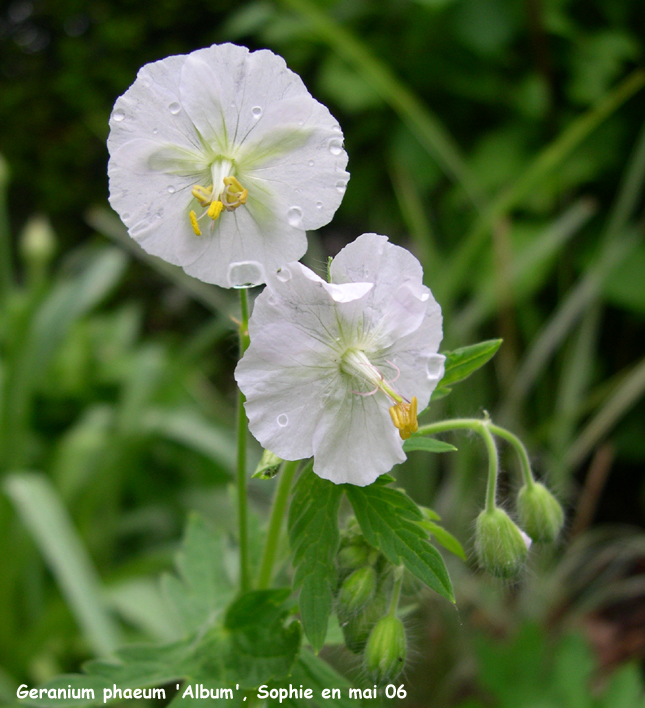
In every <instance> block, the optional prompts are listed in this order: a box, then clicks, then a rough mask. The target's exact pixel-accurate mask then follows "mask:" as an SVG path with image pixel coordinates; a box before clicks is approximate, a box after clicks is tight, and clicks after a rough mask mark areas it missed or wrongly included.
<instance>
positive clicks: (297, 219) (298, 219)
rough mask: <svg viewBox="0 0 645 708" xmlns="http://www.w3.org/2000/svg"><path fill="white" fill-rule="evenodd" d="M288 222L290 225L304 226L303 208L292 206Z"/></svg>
mask: <svg viewBox="0 0 645 708" xmlns="http://www.w3.org/2000/svg"><path fill="white" fill-rule="evenodd" d="M287 222H288V224H289V226H294V227H299V228H302V209H301V208H300V207H297V206H292V207H290V208H289V210H288V211H287Z"/></svg>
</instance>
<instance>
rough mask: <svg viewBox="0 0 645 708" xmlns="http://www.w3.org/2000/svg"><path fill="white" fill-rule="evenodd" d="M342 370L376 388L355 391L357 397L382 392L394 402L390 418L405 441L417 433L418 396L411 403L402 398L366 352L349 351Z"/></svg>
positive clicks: (343, 357)
mask: <svg viewBox="0 0 645 708" xmlns="http://www.w3.org/2000/svg"><path fill="white" fill-rule="evenodd" d="M341 370H342V371H343V372H344V373H346V374H349V375H350V376H353V377H355V378H357V379H360V380H362V381H365V382H366V383H368V384H369V385H370V386H373V387H374V389H373V390H372V391H369V392H367V393H363V392H360V391H354V393H356V394H357V395H359V396H371V395H373V394H375V393H378V392H379V391H380V392H381V393H384V394H385V395H386V396H387V397H388V398H389V399H390V400H391V401H392V404H393V405H392V406H390V417H391V418H392V422H393V423H394V426H395V427H396V428H397V429H398V431H399V435H400V436H401V438H402V439H403V440H407V439H408V438H409V437H410V435H412V433H416V432H417V430H418V429H419V423H418V421H417V398H416V396H413V397H412V399H411V400H410V401H408V400H407V399H405V398H404V397H403V396H401V394H400V393H398V391H396V390H395V389H394V388H393V387H392V385H391V383H393V382H387V381H386V380H385V377H384V376H383V374H382V373H381V372H380V371H379V370H378V369H377V367H376V366H374V364H372V362H371V361H370V360H369V359H368V358H367V355H366V354H365V352H363V351H362V350H360V349H354V348H350V349H348V350H347V351H346V352H345V353H344V354H343V356H342V358H341ZM397 378H398V376H397ZM395 381H396V379H395Z"/></svg>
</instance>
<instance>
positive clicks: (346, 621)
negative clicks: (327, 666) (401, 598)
mask: <svg viewBox="0 0 645 708" xmlns="http://www.w3.org/2000/svg"><path fill="white" fill-rule="evenodd" d="M388 602H389V595H387V594H385V593H383V592H382V591H381V589H379V591H378V592H377V594H376V595H375V596H374V598H373V599H372V600H370V601H369V602H368V603H367V605H365V607H364V608H363V609H362V610H361V611H360V612H359V613H358V614H355V615H347V614H344V613H343V611H342V608H341V607H339V608H338V621H339V622H340V627H341V629H342V630H343V637H344V639H345V646H346V647H347V648H348V649H349V650H350V651H351V652H353V653H354V654H360V653H361V652H362V651H363V649H365V645H366V644H367V639H368V637H369V636H370V632H371V631H372V629H373V628H374V625H375V624H376V623H377V622H378V621H379V620H380V619H381V617H383V615H384V614H385V613H386V612H387V606H388Z"/></svg>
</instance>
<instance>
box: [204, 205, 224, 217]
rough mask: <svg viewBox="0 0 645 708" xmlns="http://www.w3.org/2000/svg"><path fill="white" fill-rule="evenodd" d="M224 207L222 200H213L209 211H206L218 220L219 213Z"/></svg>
mask: <svg viewBox="0 0 645 708" xmlns="http://www.w3.org/2000/svg"><path fill="white" fill-rule="evenodd" d="M223 208H224V205H223V204H222V202H220V201H217V202H211V205H210V206H209V207H208V211H207V212H206V213H207V214H208V216H210V218H211V219H212V220H213V221H216V220H217V219H218V218H219V215H220V214H221V213H222V209H223Z"/></svg>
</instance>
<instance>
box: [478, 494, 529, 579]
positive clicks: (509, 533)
mask: <svg viewBox="0 0 645 708" xmlns="http://www.w3.org/2000/svg"><path fill="white" fill-rule="evenodd" d="M530 543H531V541H530V539H529V538H528V536H526V534H523V533H522V531H520V529H519V528H518V527H517V526H516V525H515V523H513V521H512V520H511V518H510V517H509V515H508V514H507V513H506V512H505V511H504V510H503V509H500V508H499V507H496V508H495V509H493V510H492V511H488V510H486V509H485V510H484V511H482V512H481V514H480V515H479V516H478V517H477V526H476V532H475V549H476V551H477V557H478V558H479V563H480V565H481V566H483V567H484V568H485V569H486V570H487V571H488V572H489V573H490V574H491V575H495V576H497V577H498V578H512V577H514V576H515V575H517V574H518V573H519V572H520V568H521V567H522V565H523V563H524V561H525V560H526V556H527V555H528V550H529V546H530Z"/></svg>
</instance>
